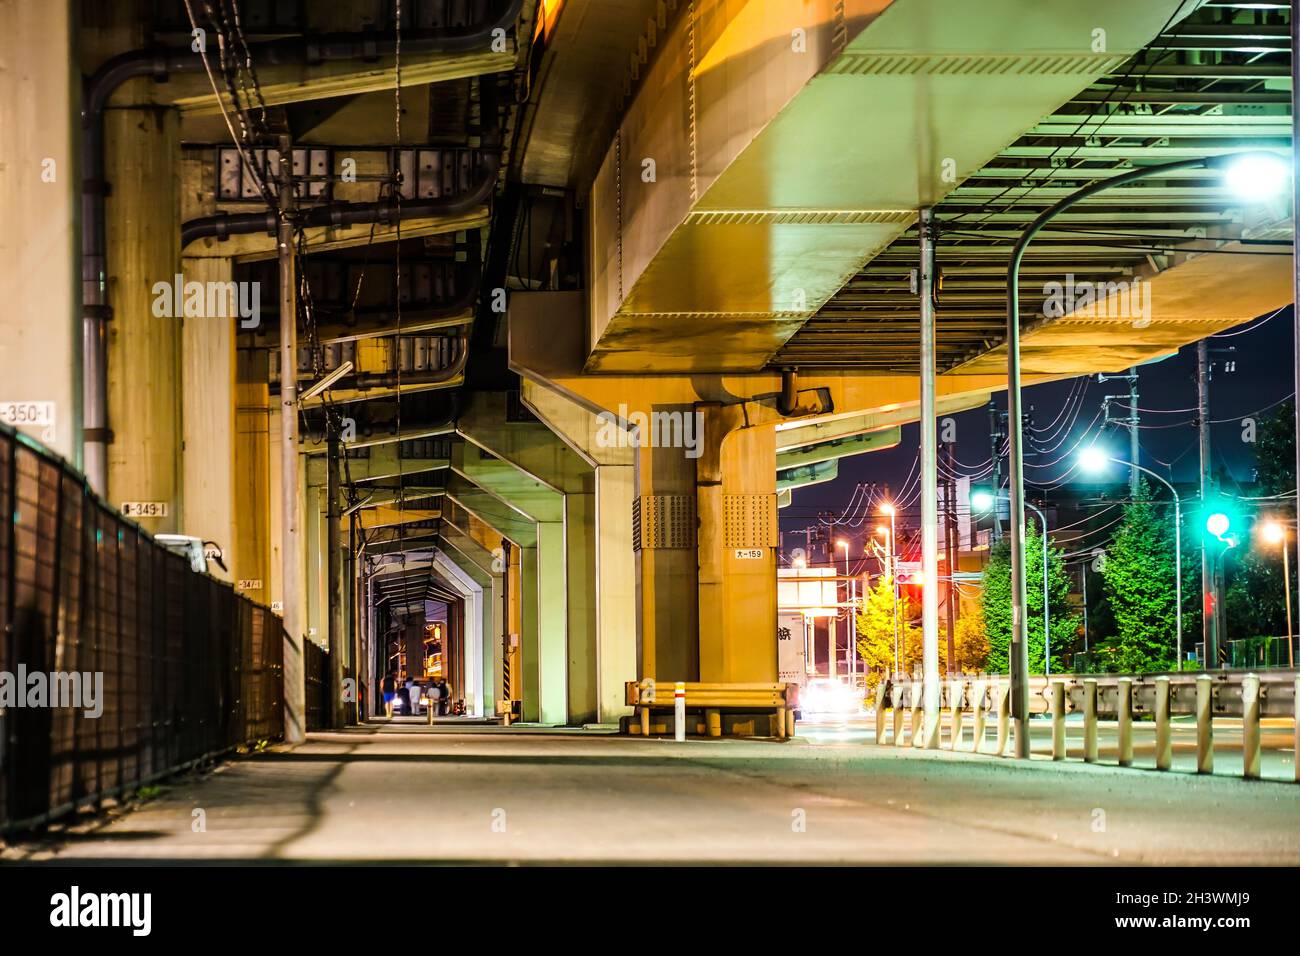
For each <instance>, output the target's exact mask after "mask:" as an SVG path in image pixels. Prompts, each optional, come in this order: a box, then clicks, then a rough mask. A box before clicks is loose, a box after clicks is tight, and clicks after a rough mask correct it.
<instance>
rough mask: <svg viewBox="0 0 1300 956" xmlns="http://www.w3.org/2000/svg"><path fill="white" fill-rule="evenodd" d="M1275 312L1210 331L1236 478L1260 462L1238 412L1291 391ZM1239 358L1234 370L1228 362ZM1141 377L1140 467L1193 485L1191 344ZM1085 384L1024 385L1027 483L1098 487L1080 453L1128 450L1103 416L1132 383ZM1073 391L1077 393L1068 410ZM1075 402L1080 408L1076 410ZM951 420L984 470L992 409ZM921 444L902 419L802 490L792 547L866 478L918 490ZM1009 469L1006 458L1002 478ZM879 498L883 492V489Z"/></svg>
mask: <svg viewBox="0 0 1300 956" xmlns="http://www.w3.org/2000/svg"><path fill="white" fill-rule="evenodd" d="M1269 315H1272V318H1267V316H1261V317H1260V318H1258V319H1256V320H1255V321H1254V322H1251V323H1247V324H1244V325H1241V326H1238V327H1237V328H1235V329H1229V330H1227V331H1226V332H1224V333H1222V334H1220V335H1217V336H1213V337H1212V338H1211V339H1210V343H1209V344H1210V361H1211V365H1212V374H1211V383H1210V418H1211V420H1212V421H1213V422H1215V424H1213V425H1212V430H1211V448H1212V451H1213V455H1214V464H1215V469H1216V471H1217V470H1224V469H1226V471H1227V472H1228V473H1230V474H1231V476H1232V477H1233V478H1234V479H1236V480H1237V481H1240V482H1249V481H1251V480H1252V478H1253V469H1254V464H1255V458H1254V452H1253V447H1254V446H1253V445H1250V444H1247V443H1246V442H1244V441H1243V440H1242V424H1241V420H1242V418H1243V417H1246V416H1250V415H1252V413H1253V414H1254V415H1255V417H1256V418H1257V419H1258V418H1259V417H1261V416H1262V415H1263V414H1266V413H1267V412H1268V411H1270V410H1271V406H1274V405H1276V404H1277V403H1279V402H1281V401H1283V400H1285V399H1287V398H1288V397H1289V396H1290V395H1291V394H1292V393H1293V391H1294V388H1295V384H1294V365H1293V358H1294V352H1293V344H1292V343H1293V321H1292V314H1291V307H1290V306H1289V305H1288V306H1286V307H1284V308H1283V309H1282V310H1281V311H1279V312H1277V313H1269ZM941 325H942V321H941ZM1229 349H1231V351H1228V350H1229ZM1234 362H1235V369H1233V370H1229V369H1228V368H1226V366H1227V365H1228V364H1229V363H1234ZM1138 374H1139V381H1138V396H1139V397H1138V407H1139V409H1141V410H1142V411H1141V412H1140V419H1141V435H1140V442H1141V448H1142V462H1141V463H1142V464H1143V465H1144V466H1146V467H1148V468H1150V469H1152V470H1153V471H1155V472H1157V473H1158V474H1160V475H1162V476H1163V477H1166V478H1172V480H1174V481H1175V482H1187V483H1194V482H1195V481H1196V478H1197V467H1198V454H1197V444H1196V437H1197V436H1196V426H1195V424H1194V419H1195V414H1196V413H1195V407H1196V345H1195V343H1193V344H1191V345H1188V346H1187V347H1185V348H1183V349H1182V350H1181V351H1179V352H1178V353H1177V354H1176V355H1172V356H1170V357H1168V358H1166V359H1164V360H1163V361H1157V362H1153V363H1150V364H1147V365H1143V366H1140V367H1139V372H1138ZM1083 384H1084V382H1083V380H1080V379H1068V380H1064V381H1060V382H1052V383H1050V384H1046V385H1038V386H1035V387H1032V388H1027V389H1026V390H1025V402H1024V404H1025V407H1026V409H1028V408H1029V407H1031V406H1032V407H1033V418H1032V424H1033V426H1034V427H1035V428H1037V429H1042V431H1040V432H1038V433H1037V435H1036V437H1038V438H1040V439H1041V440H1040V446H1041V447H1042V448H1043V450H1042V451H1039V452H1035V453H1033V454H1030V453H1028V451H1027V452H1026V455H1025V466H1026V467H1025V477H1026V481H1028V482H1031V483H1034V484H1048V485H1051V484H1055V483H1057V482H1062V481H1063V482H1065V484H1066V485H1068V484H1071V483H1074V482H1076V481H1077V482H1081V483H1086V484H1096V479H1091V480H1089V479H1088V478H1086V477H1085V476H1083V475H1082V474H1081V473H1080V472H1079V471H1078V470H1075V471H1074V473H1073V474H1069V473H1068V472H1069V471H1070V469H1071V468H1072V467H1073V466H1074V465H1075V463H1076V461H1077V451H1078V449H1081V448H1084V447H1087V446H1088V444H1090V443H1091V442H1092V441H1094V440H1098V439H1099V438H1102V437H1103V436H1104V439H1105V444H1106V447H1108V448H1110V449H1111V450H1112V453H1113V454H1115V455H1116V456H1117V457H1120V458H1126V457H1127V456H1128V453H1129V430H1128V428H1126V427H1124V426H1120V425H1111V426H1110V427H1103V423H1102V418H1101V417H1100V412H1101V408H1102V399H1103V397H1104V396H1106V395H1108V394H1109V395H1115V394H1123V393H1127V390H1128V383H1127V382H1124V381H1108V382H1098V381H1097V380H1096V377H1095V376H1092V377H1090V379H1089V380H1088V381H1087V389H1086V392H1085V393H1083V395H1082V401H1081V402H1080V401H1079V398H1080V395H1079V388H1080V386H1081V385H1083ZM1072 394H1073V396H1074V398H1073V401H1072V402H1071V403H1070V405H1069V407H1068V409H1067V408H1066V406H1067V401H1070V399H1071V395H1072ZM994 401H995V402H996V403H997V405H998V407H999V408H1000V409H1005V408H1006V394H1005V393H1004V392H1000V393H997V394H995V395H994ZM1125 401H1127V399H1125ZM1076 405H1077V413H1076V411H1075V410H1074V409H1075V406H1076ZM1063 412H1064V413H1063ZM1127 414H1128V409H1126V408H1121V407H1113V408H1112V415H1113V416H1116V417H1120V416H1124V415H1127ZM952 417H953V418H954V419H955V420H956V439H957V440H956V455H957V460H958V461H959V462H961V463H964V464H965V465H969V466H978V465H979V464H980V463H981V462H984V461H986V460H987V459H988V458H989V415H988V411H987V406H985V407H981V408H978V409H973V410H971V411H968V412H963V413H960V414H958V415H954V416H952ZM1071 421H1072V422H1073V424H1072V425H1070V426H1069V427H1068V428H1066V423H1067V422H1071ZM919 443H920V432H919V426H918V425H917V424H915V423H914V424H911V425H906V426H904V427H903V432H902V441H901V442H900V443H899V445H898V446H897V447H896V448H892V449H888V450H885V451H879V452H872V453H869V454H865V455H858V456H855V457H853V458H846V459H843V460H841V462H840V471H839V477H838V478H836V479H835V480H834V481H831V482H826V483H825V484H820V485H812V486H810V487H807V488H804V489H799V490H796V491H795V492H794V500H793V503H792V504H791V505H790V507H788V508H784V509H782V511H781V529H782V531H783V532H786V534H785V545H786V548H787V550H788V549H789V548H791V547H793V546H795V545H799V544H802V541H801V540H800V538H801V537H802V536H796V535H792V534H790V532H792V531H801V530H802V529H803V528H805V527H807V526H812V525H816V524H817V515H818V513H819V512H826V511H830V512H833V513H834V514H835V515H836V516H838V515H841V514H842V513H843V512H844V511H845V510H846V508H849V506H850V504H852V503H854V489H855V487H856V486H857V485H858V484H859V483H861V482H877V483H879V484H881V485H885V484H887V485H889V486H890V490H891V492H893V493H895V494H896V493H898V491H899V489H900V488H903V487H905V486H907V485H911V486H912V488H913V493H914V494H915V478H916V475H915V465H916V460H917V450H918V445H919ZM1053 446H1055V447H1053ZM1049 449H1050V450H1049ZM1170 466H1172V467H1170ZM957 470H958V472H961V473H970V472H972V471H977V470H978V469H976V468H967V467H959V468H958V469H957ZM1115 471H1116V474H1115V475H1113V476H1112V477H1113V479H1114V480H1116V481H1122V480H1126V475H1125V474H1124V472H1125V471H1126V470H1125V469H1122V468H1119V467H1118V466H1116V469H1115ZM1005 473H1006V465H1005V459H1004V464H1003V475H1004V476H1005ZM1050 496H1051V493H1050V491H1049V492H1047V497H1048V498H1049V499H1050ZM880 497H881V498H883V497H885V496H884V494H883V489H882V494H881V496H880ZM908 497H911V496H910V495H909V496H908ZM860 503H861V496H859V498H858V502H857V503H856V505H855V507H854V513H856V512H857V511H858V510H860ZM919 509H920V502H919V500H916V501H913V502H911V503H910V505H909V506H908V507H906V508H904V509H902V510H901V511H900V515H901V516H902V518H901V519H900V520H901V521H902V522H903V523H904V524H906V525H912V524H915V523H917V520H918V516H919ZM875 523H876V521H875V519H872V520H870V521H868V522H866V523H864V524H862V525H861V526H860V527H859V528H857V529H848V530H850V532H851V533H855V534H860V533H861V532H864V531H866V532H868V533H869V531H870V527H873V526H874V525H875ZM854 550H855V552H856V550H857V549H856V548H855V549H854Z"/></svg>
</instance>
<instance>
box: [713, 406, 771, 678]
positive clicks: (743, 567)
mask: <svg viewBox="0 0 1300 956" xmlns="http://www.w3.org/2000/svg"><path fill="white" fill-rule="evenodd" d="M741 416H742V413H741V411H740V410H739V407H738V406H706V407H705V408H704V454H703V455H701V456H700V458H699V460H698V461H697V462H696V469H697V477H696V488H697V498H698V502H699V665H700V680H702V681H706V682H713V681H720V682H731V683H747V682H774V681H775V680H776V676H777V662H776V543H777V517H776V432H775V430H774V429H773V428H772V427H771V426H756V427H749V428H743V427H737V425H738V424H739V421H740V420H741Z"/></svg>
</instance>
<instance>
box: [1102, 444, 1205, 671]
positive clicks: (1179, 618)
mask: <svg viewBox="0 0 1300 956" xmlns="http://www.w3.org/2000/svg"><path fill="white" fill-rule="evenodd" d="M1109 461H1113V462H1114V463H1115V464H1117V465H1127V466H1128V467H1129V468H1132V469H1134V470H1135V471H1140V472H1141V473H1142V474H1144V475H1150V476H1151V477H1152V478H1154V479H1155V480H1156V481H1158V482H1160V483H1161V484H1162V485H1164V486H1165V487H1166V488H1168V489H1169V493H1170V494H1171V495H1173V496H1174V601H1175V602H1176V603H1175V607H1174V630H1175V631H1176V632H1177V634H1176V636H1175V638H1174V646H1175V648H1176V650H1175V653H1176V654H1177V655H1178V665H1177V666H1178V670H1182V669H1183V502H1182V499H1181V498H1179V497H1178V490H1177V489H1176V488H1174V486H1173V485H1172V484H1170V483H1169V482H1168V481H1166V480H1165V479H1164V478H1162V477H1160V476H1159V475H1158V474H1156V473H1155V472H1154V471H1152V470H1151V469H1150V468H1144V467H1143V466H1142V465H1139V464H1138V463H1137V462H1135V461H1125V460H1124V459H1122V458H1114V457H1112V456H1110V455H1107V454H1106V453H1105V452H1104V451H1102V450H1101V449H1100V448H1097V447H1096V446H1093V447H1091V448H1085V449H1084V450H1083V451H1082V452H1080V453H1079V463H1080V464H1081V465H1083V467H1084V468H1085V469H1086V470H1088V471H1100V470H1101V469H1102V468H1103V467H1105V465H1106V462H1109ZM1084 600H1085V603H1086V601H1087V595H1084Z"/></svg>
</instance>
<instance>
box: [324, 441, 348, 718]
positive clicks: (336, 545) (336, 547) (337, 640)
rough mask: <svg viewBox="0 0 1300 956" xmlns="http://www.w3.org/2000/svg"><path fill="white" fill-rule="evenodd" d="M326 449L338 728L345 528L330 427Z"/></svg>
mask: <svg viewBox="0 0 1300 956" xmlns="http://www.w3.org/2000/svg"><path fill="white" fill-rule="evenodd" d="M329 432H330V433H329V438H328V439H327V447H326V462H325V466H326V469H327V471H326V475H325V494H326V495H327V496H328V497H329V501H328V503H327V505H326V511H325V547H326V548H327V549H328V550H327V554H326V559H325V569H326V570H325V573H326V578H327V582H328V583H327V601H328V606H329V651H330V697H331V700H332V701H333V703H332V704H331V706H330V714H331V721H330V726H331V727H334V728H335V729H338V728H341V727H343V726H345V725H346V724H347V711H346V708H345V707H344V702H343V674H344V671H343V657H344V646H345V645H344V635H343V527H342V524H343V522H342V514H341V511H342V509H341V508H340V506H339V495H340V493H341V490H340V488H339V436H338V429H337V428H336V427H331V428H330V430H329Z"/></svg>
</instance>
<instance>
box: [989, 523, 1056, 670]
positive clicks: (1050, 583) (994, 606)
mask: <svg viewBox="0 0 1300 956" xmlns="http://www.w3.org/2000/svg"><path fill="white" fill-rule="evenodd" d="M1025 592H1026V593H1025V601H1026V607H1025V612H1026V613H1025V627H1026V639H1027V641H1028V644H1029V672H1030V673H1031V674H1042V673H1043V672H1044V670H1045V667H1044V660H1043V650H1044V649H1043V538H1042V535H1041V534H1040V533H1039V530H1038V527H1037V525H1036V523H1035V522H1033V521H1030V522H1027V523H1026V527H1025ZM1047 607H1048V628H1049V631H1050V634H1049V636H1050V638H1051V642H1052V670H1053V671H1054V672H1061V671H1065V670H1068V661H1069V658H1070V656H1071V653H1072V652H1073V649H1074V643H1075V641H1076V640H1077V639H1078V635H1079V616H1078V615H1077V614H1076V613H1075V612H1074V608H1073V607H1072V606H1071V605H1070V578H1069V575H1068V574H1067V573H1066V570H1065V562H1064V561H1063V560H1062V554H1061V550H1060V549H1059V548H1056V547H1053V546H1052V545H1051V544H1050V543H1049V545H1048V548H1047ZM980 608H981V610H982V611H983V616H984V630H985V633H986V635H987V640H988V646H989V650H988V669H989V671H990V672H992V673H995V674H1006V673H1009V672H1010V669H1011V668H1010V661H1009V655H1010V650H1011V540H1010V538H1004V539H1002V540H1001V541H999V542H998V543H997V544H995V545H994V546H993V548H992V550H991V551H990V552H989V560H988V564H986V565H985V566H984V594H983V597H982V598H981V599H980Z"/></svg>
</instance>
